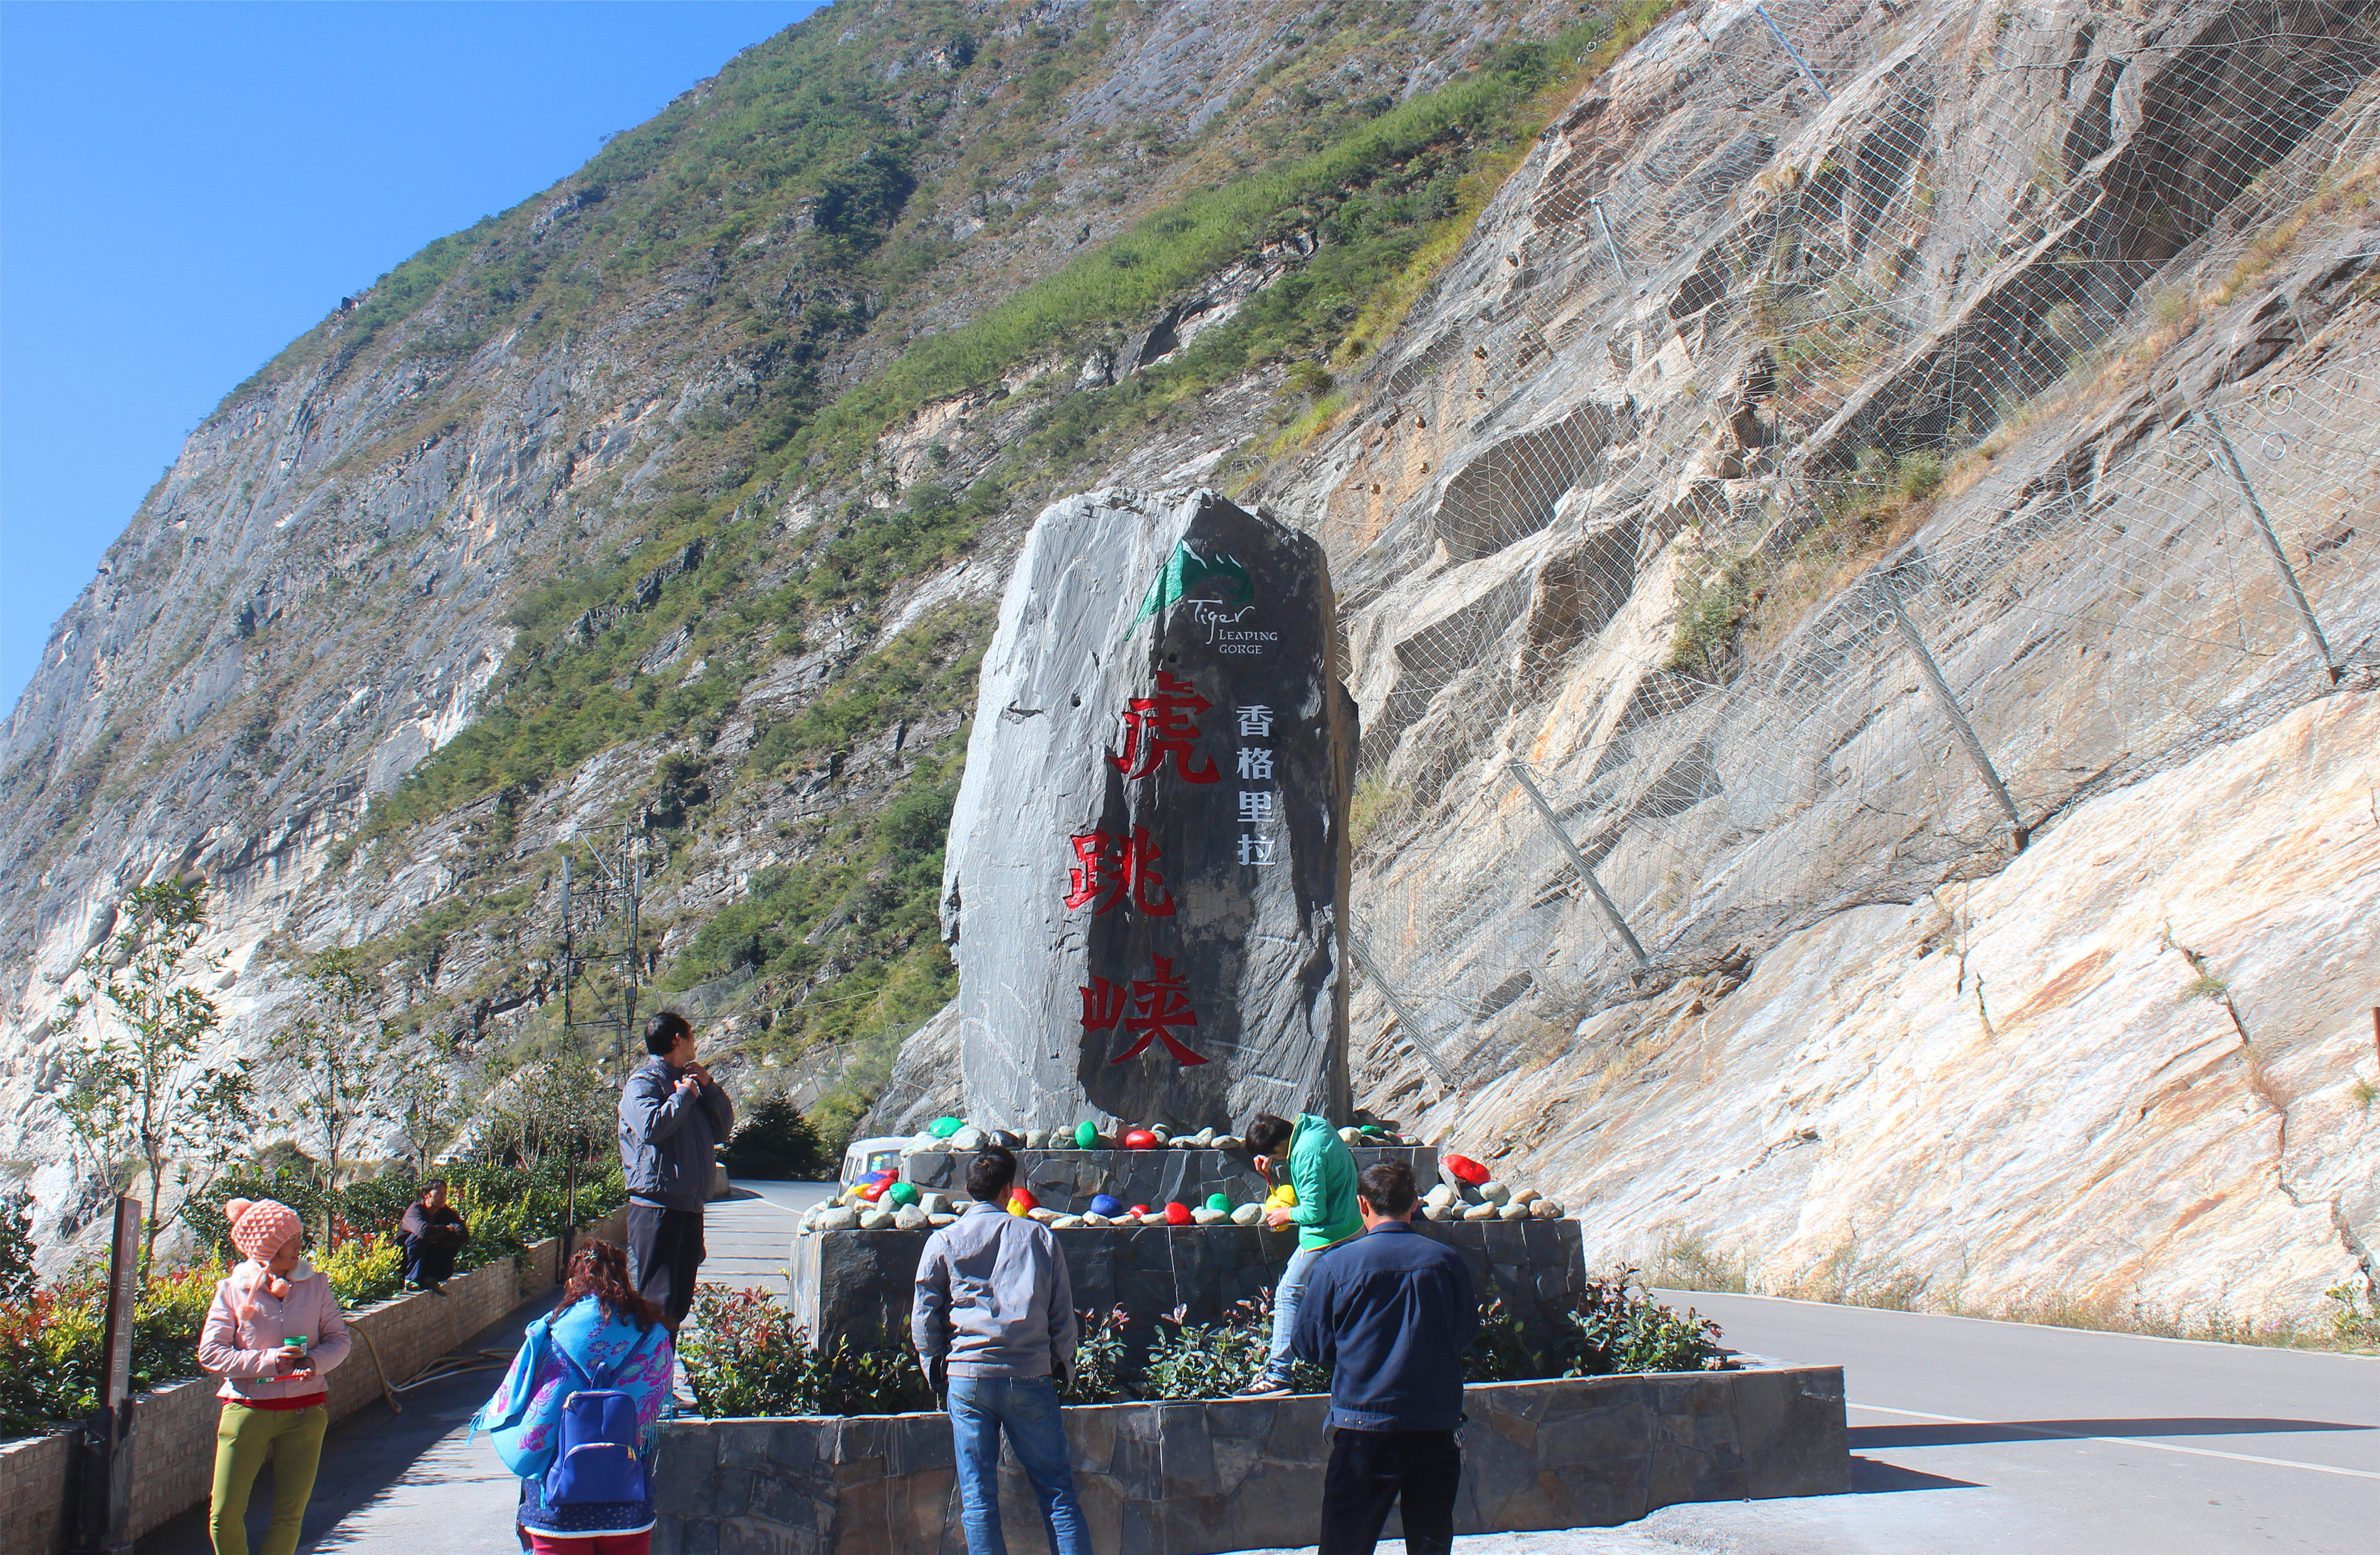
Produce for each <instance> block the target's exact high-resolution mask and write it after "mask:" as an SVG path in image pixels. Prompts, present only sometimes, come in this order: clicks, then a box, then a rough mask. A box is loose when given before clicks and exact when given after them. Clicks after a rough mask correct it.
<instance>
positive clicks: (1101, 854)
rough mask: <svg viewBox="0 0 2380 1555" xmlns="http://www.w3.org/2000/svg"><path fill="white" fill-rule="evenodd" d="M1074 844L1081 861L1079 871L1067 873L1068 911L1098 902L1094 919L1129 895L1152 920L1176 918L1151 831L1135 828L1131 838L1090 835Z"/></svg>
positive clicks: (1083, 836) (1106, 833)
mask: <svg viewBox="0 0 2380 1555" xmlns="http://www.w3.org/2000/svg"><path fill="white" fill-rule="evenodd" d="M1068 840H1069V841H1070V842H1072V843H1073V844H1074V847H1075V857H1076V858H1077V859H1079V860H1081V866H1080V867H1079V868H1077V869H1069V870H1067V871H1066V880H1067V883H1068V885H1069V886H1070V887H1071V889H1070V890H1069V891H1068V892H1067V893H1066V910H1067V911H1068V912H1073V911H1075V910H1076V909H1077V908H1079V907H1081V906H1082V905H1084V904H1085V903H1087V902H1096V903H1097V904H1098V905H1096V906H1094V907H1093V908H1091V916H1092V917H1098V916H1099V914H1101V913H1103V912H1106V911H1107V910H1108V909H1109V908H1110V907H1112V906H1114V905H1116V902H1117V901H1118V899H1119V898H1121V897H1122V896H1123V893H1126V892H1127V891H1128V892H1130V893H1131V900H1132V905H1134V906H1135V907H1137V908H1139V909H1140V910H1141V911H1142V912H1144V913H1147V915H1148V916H1149V917H1172V914H1173V893H1172V892H1170V891H1167V890H1166V889H1165V881H1164V879H1163V878H1162V877H1161V876H1160V875H1159V874H1158V872H1157V859H1158V857H1159V850H1158V847H1157V844H1155V843H1153V842H1152V841H1150V839H1149V835H1148V828H1147V827H1146V826H1135V827H1134V828H1133V829H1132V835H1130V836H1129V837H1121V838H1120V837H1118V836H1116V835H1115V834H1114V833H1113V832H1084V833H1083V834H1082V835H1080V836H1077V837H1073V838H1070V839H1068Z"/></svg>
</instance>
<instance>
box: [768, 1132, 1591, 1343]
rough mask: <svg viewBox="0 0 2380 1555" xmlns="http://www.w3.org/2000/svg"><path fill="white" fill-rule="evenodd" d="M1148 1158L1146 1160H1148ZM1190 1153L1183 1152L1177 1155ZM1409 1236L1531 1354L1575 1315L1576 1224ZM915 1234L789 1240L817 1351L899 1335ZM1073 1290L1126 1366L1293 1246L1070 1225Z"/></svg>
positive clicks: (796, 1292)
mask: <svg viewBox="0 0 2380 1555" xmlns="http://www.w3.org/2000/svg"><path fill="white" fill-rule="evenodd" d="M1147 1153H1148V1154H1152V1155H1153V1154H1155V1153H1157V1152H1155V1151H1149V1152H1147ZM1178 1153H1180V1154H1184V1155H1187V1154H1190V1153H1192V1152H1189V1151H1182V1152H1178ZM1414 1229H1415V1231H1418V1232H1420V1233H1422V1234H1424V1235H1426V1236H1428V1237H1431V1238H1433V1239H1435V1240H1437V1241H1439V1242H1442V1243H1445V1244H1446V1245H1448V1246H1450V1247H1452V1248H1453V1249H1454V1250H1455V1251H1457V1252H1459V1253H1461V1254H1462V1255H1463V1261H1464V1262H1465V1263H1467V1264H1469V1265H1470V1266H1471V1278H1472V1280H1473V1282H1474V1283H1475V1284H1476V1285H1477V1287H1478V1290H1479V1299H1480V1300H1481V1301H1482V1302H1485V1301H1487V1300H1488V1297H1489V1296H1491V1295H1496V1294H1500V1295H1502V1296H1503V1297H1504V1301H1505V1305H1506V1306H1507V1307H1508V1308H1509V1309H1510V1310H1511V1311H1512V1313H1513V1314H1514V1315H1515V1316H1516V1317H1518V1318H1520V1319H1521V1328H1522V1331H1523V1333H1524V1334H1525V1335H1526V1336H1527V1338H1528V1341H1529V1342H1530V1344H1531V1345H1533V1346H1542V1345H1543V1344H1544V1343H1545V1342H1547V1341H1548V1339H1549V1338H1551V1337H1552V1335H1553V1332H1554V1327H1553V1325H1554V1324H1555V1322H1557V1321H1558V1320H1559V1317H1560V1313H1562V1312H1564V1311H1566V1310H1574V1309H1575V1308H1576V1306H1577V1305H1578V1296H1579V1292H1580V1290H1581V1288H1582V1286H1583V1285H1584V1283H1585V1261H1584V1255H1583V1253H1582V1251H1581V1241H1580V1231H1579V1224H1578V1222H1577V1221H1572V1220H1559V1221H1420V1220H1417V1221H1415V1222H1414ZM931 1234H932V1233H930V1232H924V1231H830V1232H825V1233H819V1234H814V1235H808V1236H796V1237H795V1238H794V1245H793V1250H792V1252H791V1254H790V1255H789V1257H788V1261H787V1268H788V1271H789V1272H788V1281H789V1283H790V1285H791V1287H792V1295H793V1307H794V1316H795V1320H796V1321H798V1322H800V1323H801V1324H802V1325H803V1326H804V1327H806V1328H807V1329H808V1330H810V1333H811V1335H812V1336H813V1337H814V1338H815V1339H816V1340H818V1341H819V1342H821V1343H832V1342H834V1341H835V1340H836V1339H838V1338H843V1337H846V1336H847V1337H848V1338H849V1339H850V1340H851V1342H852V1343H853V1344H855V1345H864V1344H868V1343H871V1342H874V1341H875V1339H876V1338H877V1336H878V1335H879V1334H880V1333H884V1332H891V1333H892V1334H895V1335H905V1334H907V1332H908V1331H909V1303H910V1294H911V1292H912V1291H913V1290H914V1289H915V1288H916V1285H917V1259H918V1257H920V1256H921V1255H922V1254H923V1253H924V1251H925V1247H926V1238H927V1237H928V1236H929V1235H931ZM1050 1234H1051V1235H1053V1236H1055V1237H1056V1238H1057V1239H1058V1250H1059V1251H1060V1252H1061V1253H1062V1254H1063V1255H1064V1256H1065V1259H1066V1272H1067V1274H1068V1275H1069V1276H1070V1277H1071V1278H1072V1279H1073V1281H1074V1284H1075V1309H1076V1310H1077V1311H1106V1310H1108V1309H1109V1308H1111V1307H1115V1306H1122V1307H1123V1309H1124V1311H1125V1312H1126V1313H1128V1314H1129V1315H1130V1316H1131V1317H1132V1318H1133V1323H1132V1325H1131V1327H1129V1328H1127V1329H1126V1330H1124V1332H1125V1336H1126V1342H1127V1344H1128V1346H1129V1348H1130V1349H1131V1352H1132V1358H1133V1361H1134V1363H1135V1365H1137V1364H1138V1363H1139V1362H1140V1360H1141V1359H1142V1358H1143V1357H1144V1356H1145V1355H1146V1353H1147V1348H1148V1346H1149V1345H1150V1344H1151V1343H1152V1342H1154V1341H1155V1340H1156V1337H1157V1325H1156V1322H1155V1319H1156V1318H1157V1317H1158V1316H1159V1315H1160V1314H1162V1313H1169V1312H1172V1311H1173V1310H1174V1309H1175V1308H1176V1307H1186V1308H1187V1309H1188V1313H1187V1316H1188V1319H1189V1321H1191V1322H1194V1323H1211V1322H1213V1321H1215V1320H1216V1318H1220V1317H1221V1316H1222V1314H1223V1313H1224V1311H1225V1310H1226V1309H1228V1308H1229V1307H1230V1306H1231V1305H1232V1304H1233V1302H1235V1301H1244V1300H1249V1299H1252V1298H1254V1297H1255V1296H1256V1294H1257V1293H1258V1292H1259V1291H1262V1290H1265V1289H1268V1288H1269V1287H1271V1286H1273V1285H1275V1284H1277V1283H1278V1282H1280V1280H1281V1271H1282V1270H1284V1269H1286V1268H1287V1267H1288V1265H1289V1256H1290V1254H1291V1253H1293V1252H1294V1251H1295V1250H1296V1247H1297V1238H1296V1237H1295V1236H1294V1235H1293V1234H1291V1233H1287V1232H1275V1231H1267V1230H1266V1229H1264V1228H1263V1227H1262V1226H1236V1225H1224V1226H1138V1227H1134V1228H1131V1229H1129V1230H1126V1229H1121V1228H1117V1227H1108V1226H1077V1227H1071V1228H1068V1229H1065V1230H1062V1231H1053V1232H1051V1233H1050Z"/></svg>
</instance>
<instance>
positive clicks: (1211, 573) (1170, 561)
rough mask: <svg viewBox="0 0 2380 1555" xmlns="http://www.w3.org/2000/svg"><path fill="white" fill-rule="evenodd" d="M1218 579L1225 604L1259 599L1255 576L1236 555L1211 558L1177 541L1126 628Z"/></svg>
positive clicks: (1130, 630)
mask: <svg viewBox="0 0 2380 1555" xmlns="http://www.w3.org/2000/svg"><path fill="white" fill-rule="evenodd" d="M1218 582H1219V583H1220V585H1221V587H1222V590H1223V602H1224V603H1226V604H1233V605H1249V604H1254V603H1255V602H1256V597H1257V585H1256V579H1254V578H1252V577H1249V576H1248V569H1247V567H1246V566H1245V565H1243V564H1242V563H1241V561H1240V559H1239V558H1238V557H1237V556H1226V555H1223V554H1221V553H1217V554H1216V555H1215V556H1214V558H1213V559H1212V560H1209V559H1208V558H1207V557H1205V556H1201V555H1200V554H1198V553H1197V552H1196V551H1193V550H1192V549H1191V548H1190V542H1189V541H1186V540H1185V541H1180V542H1178V543H1176V544H1175V546H1174V547H1173V554H1172V555H1171V556H1169V557H1167V558H1166V561H1165V565H1164V566H1163V567H1161V568H1160V569H1159V570H1158V574H1157V577H1155V579H1153V580H1152V581H1151V582H1150V583H1149V585H1148V592H1147V595H1146V596H1145V597H1143V598H1142V600H1141V601H1140V613H1138V614H1137V615H1135V616H1134V617H1133V618H1132V625H1131V626H1127V627H1125V628H1124V631H1125V632H1126V633H1127V634H1130V633H1132V632H1134V631H1136V630H1138V629H1139V626H1140V624H1141V623H1142V622H1144V621H1146V620H1147V619H1148V618H1149V617H1150V616H1152V615H1155V614H1156V613H1158V612H1159V611H1160V610H1164V609H1167V608H1168V607H1170V606H1172V605H1176V604H1179V603H1180V602H1181V601H1184V600H1185V599H1187V598H1188V597H1189V596H1190V594H1191V592H1192V591H1193V590H1195V589H1199V588H1202V587H1204V586H1205V585H1207V584H1208V583H1218Z"/></svg>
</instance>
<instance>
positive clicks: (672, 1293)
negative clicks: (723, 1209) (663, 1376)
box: [620, 1010, 735, 1334]
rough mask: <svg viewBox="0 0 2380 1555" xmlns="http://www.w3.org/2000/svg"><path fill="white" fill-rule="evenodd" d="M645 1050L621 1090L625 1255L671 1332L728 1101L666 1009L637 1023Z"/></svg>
mask: <svg viewBox="0 0 2380 1555" xmlns="http://www.w3.org/2000/svg"><path fill="white" fill-rule="evenodd" d="M645 1051H647V1052H649V1053H650V1054H651V1055H652V1056H651V1057H650V1058H648V1059H646V1060H645V1062H644V1063H642V1064H640V1065H638V1066H637V1072H636V1073H635V1074H633V1075H629V1076H628V1083H627V1084H626V1085H625V1086H623V1087H620V1171H621V1174H622V1175H623V1176H625V1178H626V1179H627V1185H628V1212H627V1219H628V1252H629V1256H630V1257H631V1259H632V1260H633V1263H634V1266H635V1272H636V1286H637V1290H639V1291H641V1292H642V1293H644V1297H645V1299H646V1300H647V1301H650V1302H651V1303H652V1304H653V1305H654V1306H658V1307H660V1308H661V1310H662V1321H663V1322H665V1323H667V1324H668V1325H669V1330H670V1332H671V1333H673V1334H674V1333H676V1332H677V1326H678V1325H679V1324H680V1323H683V1322H684V1321H686V1313H687V1311H688V1310H690V1309H691V1308H692V1307H693V1306H694V1280H695V1274H696V1271H697V1270H700V1269H701V1267H702V1254H703V1246H702V1209H703V1206H704V1205H706V1204H708V1203H710V1181H711V1177H712V1175H713V1173H714V1172H716V1170H717V1167H718V1160H719V1152H718V1148H717V1147H718V1145H719V1143H720V1141H721V1140H722V1139H725V1138H726V1137H727V1136H729V1135H730V1134H733V1133H734V1132H735V1103H734V1102H732V1101H730V1100H728V1099H727V1093H726V1091H724V1090H722V1089H721V1088H720V1085H719V1082H718V1081H717V1080H714V1079H712V1078H711V1077H710V1070H708V1069H705V1068H704V1067H703V1066H702V1065H701V1064H699V1063H696V1062H695V1057H694V1027H690V1026H688V1025H687V1024H686V1017H685V1016H684V1015H681V1014H677V1013H676V1012H675V1011H674V1010H664V1011H662V1013H661V1014H657V1015H655V1016H654V1017H653V1018H652V1019H651V1020H650V1021H647V1022H646V1023H645Z"/></svg>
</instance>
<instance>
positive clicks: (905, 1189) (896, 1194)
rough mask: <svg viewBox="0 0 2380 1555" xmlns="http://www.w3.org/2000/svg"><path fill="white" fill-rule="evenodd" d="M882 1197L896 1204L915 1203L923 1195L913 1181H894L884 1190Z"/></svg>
mask: <svg viewBox="0 0 2380 1555" xmlns="http://www.w3.org/2000/svg"><path fill="white" fill-rule="evenodd" d="M884 1197H886V1198H887V1199H890V1200H891V1201H892V1203H894V1204H896V1205H910V1204H915V1203H917V1200H918V1199H919V1198H920V1197H923V1196H921V1195H920V1194H919V1193H918V1192H917V1184H915V1183H895V1184H892V1186H891V1187H889V1188H886V1189H885V1190H884Z"/></svg>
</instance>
